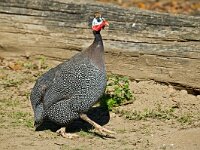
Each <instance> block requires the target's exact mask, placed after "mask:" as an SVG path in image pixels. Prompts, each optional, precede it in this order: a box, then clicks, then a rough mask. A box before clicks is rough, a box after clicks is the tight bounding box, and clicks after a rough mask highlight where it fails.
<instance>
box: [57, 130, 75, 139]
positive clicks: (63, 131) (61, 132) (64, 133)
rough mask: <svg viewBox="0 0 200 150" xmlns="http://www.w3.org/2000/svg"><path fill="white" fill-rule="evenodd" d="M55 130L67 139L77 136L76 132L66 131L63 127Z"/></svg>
mask: <svg viewBox="0 0 200 150" xmlns="http://www.w3.org/2000/svg"><path fill="white" fill-rule="evenodd" d="M56 132H57V133H58V135H61V136H62V137H64V138H67V139H74V138H77V137H78V135H77V134H74V133H66V132H65V128H61V129H59V130H57V131H56Z"/></svg>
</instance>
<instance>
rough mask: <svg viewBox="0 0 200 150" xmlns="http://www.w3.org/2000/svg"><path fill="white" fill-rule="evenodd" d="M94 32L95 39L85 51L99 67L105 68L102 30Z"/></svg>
mask: <svg viewBox="0 0 200 150" xmlns="http://www.w3.org/2000/svg"><path fill="white" fill-rule="evenodd" d="M93 34H94V41H93V43H92V44H91V45H90V46H89V47H88V49H86V50H85V52H84V53H85V54H86V55H87V57H89V59H90V60H91V61H92V62H93V63H94V64H95V65H96V66H97V67H98V68H99V69H101V70H104V69H105V66H104V46H103V41H102V37H101V34H100V31H93Z"/></svg>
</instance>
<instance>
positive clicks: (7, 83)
mask: <svg viewBox="0 0 200 150" xmlns="http://www.w3.org/2000/svg"><path fill="white" fill-rule="evenodd" d="M22 83H23V81H22V80H14V79H8V80H5V81H4V83H3V85H4V88H5V87H18V86H19V85H21V84H22Z"/></svg>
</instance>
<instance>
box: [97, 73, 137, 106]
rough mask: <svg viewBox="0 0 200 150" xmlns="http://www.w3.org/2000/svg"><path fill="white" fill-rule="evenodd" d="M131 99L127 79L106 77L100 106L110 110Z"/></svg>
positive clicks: (115, 76)
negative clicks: (106, 80)
mask: <svg viewBox="0 0 200 150" xmlns="http://www.w3.org/2000/svg"><path fill="white" fill-rule="evenodd" d="M132 99H133V95H132V93H131V91H130V88H129V80H128V78H127V77H120V76H117V75H111V76H109V77H108V82H107V87H106V92H105V94H104V95H103V97H102V100H101V102H100V104H101V106H104V107H107V108H108V109H109V110H112V108H113V107H116V106H120V105H123V104H124V103H126V102H127V101H129V102H130V100H132Z"/></svg>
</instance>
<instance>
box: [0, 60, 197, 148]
mask: <svg viewBox="0 0 200 150" xmlns="http://www.w3.org/2000/svg"><path fill="white" fill-rule="evenodd" d="M56 63H57V62H56ZM47 64H52V65H47ZM54 65H55V62H52V61H50V60H46V59H45V58H43V57H38V58H34V59H20V60H19V59H18V60H11V59H1V62H0V93H1V94H0V118H1V119H0V149H2V150H23V149H29V150H35V149H37V150H46V149H48V150H86V149H87V150H102V149H105V150H112V149H118V150H133V149H134V150H143V149H145V150H200V121H199V120H200V96H195V95H190V94H188V93H187V91H185V90H181V91H179V90H176V89H174V88H173V87H172V86H170V85H164V84H158V83H156V82H154V81H140V82H136V81H132V82H131V83H130V85H131V90H132V91H133V92H134V97H135V100H134V102H133V103H132V104H128V105H125V106H120V107H118V108H116V109H115V110H114V111H113V112H109V113H108V112H107V111H106V110H103V109H100V108H98V107H96V108H93V109H92V110H91V111H90V112H89V115H90V116H91V118H92V117H93V118H94V120H95V119H96V120H97V122H98V121H99V120H101V122H100V123H101V124H102V125H104V126H105V127H106V128H108V129H111V130H113V131H115V132H117V134H116V135H115V138H103V137H101V136H99V135H97V134H95V132H94V130H93V129H92V128H91V127H88V125H87V124H86V123H84V122H83V121H80V120H77V121H75V123H74V124H72V125H70V126H68V129H69V130H70V132H75V133H76V134H78V135H79V137H78V138H76V139H65V138H63V137H61V136H58V135H57V134H56V133H55V132H53V131H51V130H42V131H35V129H34V126H33V112H32V109H31V105H30V100H29V94H30V90H31V88H32V87H33V85H34V82H35V80H36V78H37V77H38V76H39V75H40V74H41V73H43V72H45V71H46V70H48V68H50V67H52V66H54ZM72 128H73V129H72Z"/></svg>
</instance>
